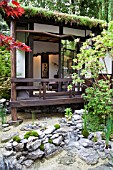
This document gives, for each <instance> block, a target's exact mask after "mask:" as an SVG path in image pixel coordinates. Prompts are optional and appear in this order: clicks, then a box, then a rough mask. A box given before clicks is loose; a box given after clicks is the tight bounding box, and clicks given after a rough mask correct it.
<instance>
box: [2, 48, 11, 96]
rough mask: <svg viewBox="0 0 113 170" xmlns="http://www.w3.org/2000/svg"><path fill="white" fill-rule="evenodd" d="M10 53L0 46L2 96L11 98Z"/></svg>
mask: <svg viewBox="0 0 113 170" xmlns="http://www.w3.org/2000/svg"><path fill="white" fill-rule="evenodd" d="M10 67H11V65H10V53H9V51H7V50H6V49H5V48H4V47H0V98H6V99H10V75H11V71H10Z"/></svg>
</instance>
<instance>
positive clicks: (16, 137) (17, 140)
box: [13, 136, 21, 143]
mask: <svg viewBox="0 0 113 170" xmlns="http://www.w3.org/2000/svg"><path fill="white" fill-rule="evenodd" d="M13 141H16V142H18V143H19V142H20V141H21V138H20V137H19V136H14V137H13Z"/></svg>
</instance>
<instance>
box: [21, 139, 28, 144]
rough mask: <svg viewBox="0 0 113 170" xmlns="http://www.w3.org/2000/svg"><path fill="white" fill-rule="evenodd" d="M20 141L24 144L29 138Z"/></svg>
mask: <svg viewBox="0 0 113 170" xmlns="http://www.w3.org/2000/svg"><path fill="white" fill-rule="evenodd" d="M20 142H21V143H23V144H24V143H27V142H28V140H27V139H22V140H21V141H20Z"/></svg>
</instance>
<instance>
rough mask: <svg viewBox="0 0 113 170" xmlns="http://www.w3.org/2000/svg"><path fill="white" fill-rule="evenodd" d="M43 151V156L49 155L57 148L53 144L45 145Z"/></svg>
mask: <svg viewBox="0 0 113 170" xmlns="http://www.w3.org/2000/svg"><path fill="white" fill-rule="evenodd" d="M44 150H45V155H51V154H53V153H54V152H55V151H56V150H57V147H56V146H55V145H54V144H51V143H46V144H44Z"/></svg>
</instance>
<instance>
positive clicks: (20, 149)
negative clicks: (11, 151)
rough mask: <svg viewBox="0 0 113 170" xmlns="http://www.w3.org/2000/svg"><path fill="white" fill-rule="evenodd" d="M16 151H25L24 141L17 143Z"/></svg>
mask: <svg viewBox="0 0 113 170" xmlns="http://www.w3.org/2000/svg"><path fill="white" fill-rule="evenodd" d="M14 148H15V151H16V152H18V151H23V149H24V143H18V145H16V146H15V147H14Z"/></svg>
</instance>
